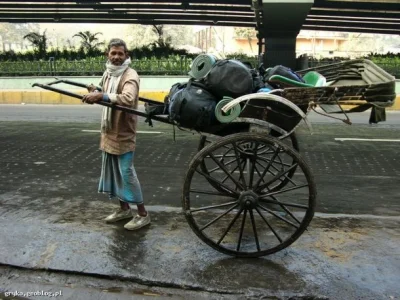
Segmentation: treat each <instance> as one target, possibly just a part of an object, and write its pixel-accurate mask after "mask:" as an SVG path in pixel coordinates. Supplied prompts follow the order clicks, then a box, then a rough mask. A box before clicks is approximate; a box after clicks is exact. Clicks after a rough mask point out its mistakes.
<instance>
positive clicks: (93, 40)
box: [72, 30, 105, 54]
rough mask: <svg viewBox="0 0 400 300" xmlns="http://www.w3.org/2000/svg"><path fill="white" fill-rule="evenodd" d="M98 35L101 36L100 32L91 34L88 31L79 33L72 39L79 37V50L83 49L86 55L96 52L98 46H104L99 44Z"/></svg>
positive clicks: (101, 43) (102, 43)
mask: <svg viewBox="0 0 400 300" xmlns="http://www.w3.org/2000/svg"><path fill="white" fill-rule="evenodd" d="M98 35H102V33H101V32H96V33H91V32H90V31H88V30H87V31H80V32H78V33H77V34H74V35H73V36H72V37H79V38H80V39H81V48H82V49H84V50H85V51H86V52H87V53H88V54H93V53H94V52H96V50H99V47H100V46H104V44H105V43H104V42H100V40H99V38H98V37H97V36H98Z"/></svg>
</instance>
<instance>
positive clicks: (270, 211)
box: [258, 204, 299, 229]
mask: <svg viewBox="0 0 400 300" xmlns="http://www.w3.org/2000/svg"><path fill="white" fill-rule="evenodd" d="M258 206H259V207H260V208H261V209H262V210H264V211H266V212H268V213H270V214H271V215H273V216H274V217H276V218H278V219H279V220H281V221H283V222H285V223H286V224H289V225H291V226H293V227H294V228H296V229H298V228H299V226H298V225H296V224H294V223H293V222H292V221H289V220H288V219H285V218H284V217H281V216H280V215H278V214H277V213H275V212H273V211H272V210H270V209H268V208H266V207H264V206H262V205H261V204H259V205H258Z"/></svg>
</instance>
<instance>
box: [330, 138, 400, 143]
mask: <svg viewBox="0 0 400 300" xmlns="http://www.w3.org/2000/svg"><path fill="white" fill-rule="evenodd" d="M335 141H341V142H345V141H360V142H400V139H359V138H335Z"/></svg>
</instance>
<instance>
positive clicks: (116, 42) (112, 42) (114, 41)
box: [107, 39, 128, 52]
mask: <svg viewBox="0 0 400 300" xmlns="http://www.w3.org/2000/svg"><path fill="white" fill-rule="evenodd" d="M111 47H124V48H125V52H128V47H127V46H126V43H125V42H124V41H123V40H121V39H111V40H110V42H109V43H108V46H107V51H110V49H111Z"/></svg>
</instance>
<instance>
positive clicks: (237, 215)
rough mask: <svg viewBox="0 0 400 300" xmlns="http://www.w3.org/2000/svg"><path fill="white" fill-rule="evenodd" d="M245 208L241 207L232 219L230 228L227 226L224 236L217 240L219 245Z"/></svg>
mask: <svg viewBox="0 0 400 300" xmlns="http://www.w3.org/2000/svg"><path fill="white" fill-rule="evenodd" d="M242 211H243V209H240V210H239V211H238V212H237V213H236V215H235V217H234V218H233V219H232V221H231V222H230V223H229V226H228V228H226V230H225V231H224V233H223V234H222V236H221V237H220V239H219V240H218V241H217V245H219V244H221V242H222V240H223V239H224V238H225V236H226V235H227V234H228V232H229V230H231V228H232V226H233V224H235V222H236V220H237V219H238V218H239V216H240V214H241V213H242Z"/></svg>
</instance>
